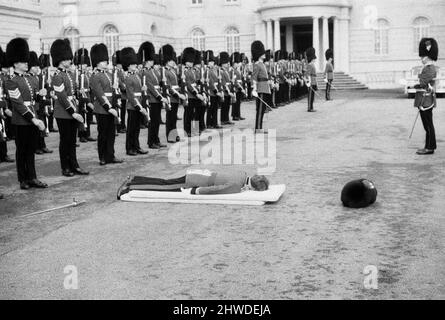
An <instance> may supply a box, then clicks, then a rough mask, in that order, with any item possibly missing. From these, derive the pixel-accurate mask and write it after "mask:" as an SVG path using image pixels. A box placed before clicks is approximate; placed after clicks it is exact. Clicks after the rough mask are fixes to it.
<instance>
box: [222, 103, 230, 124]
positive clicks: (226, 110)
mask: <svg viewBox="0 0 445 320" xmlns="http://www.w3.org/2000/svg"><path fill="white" fill-rule="evenodd" d="M231 102H232V98H231V97H230V96H224V102H223V105H222V108H221V122H223V123H224V122H229V121H230V118H229V114H230V105H231Z"/></svg>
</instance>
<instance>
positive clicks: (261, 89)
mask: <svg viewBox="0 0 445 320" xmlns="http://www.w3.org/2000/svg"><path fill="white" fill-rule="evenodd" d="M264 59H266V50H265V49H264V44H263V43H262V42H261V41H255V42H253V43H252V60H253V62H254V66H253V74H252V85H253V91H252V95H253V96H254V97H255V98H256V99H257V101H256V117H255V119H256V122H255V133H259V134H261V133H264V134H267V131H264V130H263V118H264V113H265V110H266V106H265V105H264V102H265V101H270V100H269V99H270V98H268V96H270V94H271V91H270V83H269V75H268V73H267V69H266V66H265V65H264Z"/></svg>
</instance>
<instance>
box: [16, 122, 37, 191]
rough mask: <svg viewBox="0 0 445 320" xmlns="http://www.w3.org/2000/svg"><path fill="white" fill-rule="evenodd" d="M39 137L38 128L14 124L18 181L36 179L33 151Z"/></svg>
mask: <svg viewBox="0 0 445 320" xmlns="http://www.w3.org/2000/svg"><path fill="white" fill-rule="evenodd" d="M38 138H39V129H37V127H35V126H34V125H32V126H16V137H15V145H16V152H15V159H16V164H17V176H18V180H19V182H20V183H21V182H26V181H31V180H34V179H37V174H36V167H35V152H36V148H37V141H38Z"/></svg>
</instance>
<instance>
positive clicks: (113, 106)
mask: <svg viewBox="0 0 445 320" xmlns="http://www.w3.org/2000/svg"><path fill="white" fill-rule="evenodd" d="M91 65H92V67H93V68H94V69H95V72H94V73H93V75H92V76H91V79H90V86H91V91H92V95H93V96H94V114H95V115H96V120H97V132H98V138H97V146H98V148H97V150H98V153H99V164H100V165H101V166H105V165H107V164H120V163H122V162H123V160H120V159H117V158H116V156H115V151H114V143H115V140H116V123H118V124H119V123H120V119H119V113H118V109H119V108H120V106H119V104H118V103H117V99H115V97H114V96H115V95H117V93H116V91H115V90H116V89H117V88H118V87H119V81H115V80H116V79H114V78H116V77H113V75H112V74H111V73H109V71H108V68H109V56H108V49H107V47H106V46H105V45H104V44H103V43H101V44H96V45H94V46H93V47H92V48H91Z"/></svg>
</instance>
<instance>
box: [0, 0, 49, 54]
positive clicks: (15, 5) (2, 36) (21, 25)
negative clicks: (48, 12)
mask: <svg viewBox="0 0 445 320" xmlns="http://www.w3.org/2000/svg"><path fill="white" fill-rule="evenodd" d="M41 17H42V10H41V5H40V0H0V46H1V47H2V48H3V50H6V45H7V43H8V42H9V41H10V40H11V39H13V38H16V37H21V38H25V39H27V40H28V42H29V46H30V49H31V50H35V51H39V48H40V39H41V30H40V26H41V20H40V19H41Z"/></svg>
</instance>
